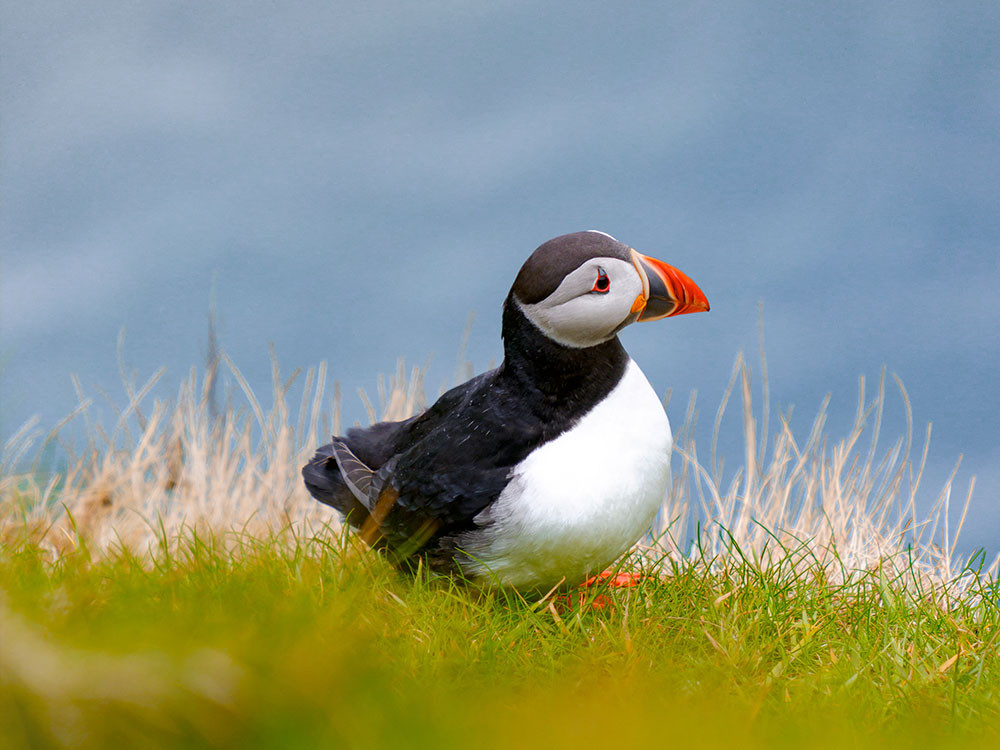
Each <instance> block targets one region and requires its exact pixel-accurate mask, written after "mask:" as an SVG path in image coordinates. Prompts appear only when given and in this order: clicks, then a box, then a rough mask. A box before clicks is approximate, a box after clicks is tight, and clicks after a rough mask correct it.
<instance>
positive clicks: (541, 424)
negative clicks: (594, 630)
mask: <svg viewBox="0 0 1000 750" xmlns="http://www.w3.org/2000/svg"><path fill="white" fill-rule="evenodd" d="M708 309H709V304H708V300H707V299H706V297H705V294H704V293H703V292H702V291H701V289H699V288H698V286H697V284H695V283H694V282H693V281H692V280H691V279H690V278H688V277H687V276H686V275H685V274H684V273H682V272H681V271H679V270H677V269H676V268H674V267H673V266H670V265H668V264H667V263H664V262H663V261H660V260H657V259H655V258H652V257H649V256H646V255H642V254H641V253H639V252H637V251H636V250H634V249H632V248H631V247H629V246H628V245H625V244H624V243H622V242H619V241H618V240H616V239H615V238H614V237H612V236H611V235H609V234H605V233H604V232H599V231H596V230H588V231H585V232H574V233H572V234H565V235H562V236H559V237H556V238H554V239H551V240H549V241H547V242H545V243H544V244H542V245H540V246H539V247H538V248H537V249H536V250H535V251H534V252H533V253H532V254H531V256H530V257H529V258H528V259H527V261H525V263H524V265H523V266H521V269H520V271H519V272H518V274H517V276H516V278H515V279H514V284H513V286H512V287H511V289H510V292H509V294H508V295H507V298H506V300H505V301H504V303H503V309H502V316H501V317H502V325H501V333H502V338H503V348H504V358H503V361H502V363H501V364H500V366H499V367H497V368H496V369H493V370H490V371H488V372H484V373H482V374H481V375H478V376H476V377H474V378H472V379H471V380H468V381H467V382H465V383H463V384H461V385H459V386H456V387H455V388H452V389H451V390H449V391H447V392H445V393H444V394H443V395H442V396H441V397H440V398H439V399H438V400H437V401H436V402H435V403H434V404H433V405H432V406H430V407H429V408H428V409H427V410H426V411H424V412H423V413H421V414H418V415H415V416H413V417H411V418H409V419H405V420H403V421H400V422H379V423H376V424H373V425H372V426H370V427H367V428H359V427H355V428H353V429H350V430H348V431H347V434H346V435H344V436H334V437H333V439H332V440H331V442H330V443H329V444H327V445H324V446H322V447H320V448H319V449H318V450H317V451H316V454H315V456H314V457H313V458H312V460H310V461H309V462H308V463H307V464H306V465H305V466H304V467H303V468H302V476H303V479H304V480H305V485H306V487H307V488H308V490H309V492H310V493H311V494H312V496H313V497H314V498H316V499H317V500H319V501H320V502H321V503H325V504H326V505H329V506H332V507H333V508H335V509H337V510H338V511H340V513H341V514H342V515H343V517H344V519H345V520H346V521H347V523H348V524H349V525H350V526H351V527H353V529H355V530H356V531H357V532H358V535H359V536H360V538H361V539H362V540H363V541H364V542H365V543H367V544H368V545H370V546H371V547H374V548H376V549H380V550H383V551H384V552H385V554H386V555H387V556H388V558H389V560H390V561H391V562H392V563H393V564H395V565H396V566H397V567H400V568H404V569H410V570H415V569H416V566H417V565H418V564H422V565H424V566H426V567H428V568H429V569H430V570H432V571H437V572H440V573H446V574H452V575H458V576H460V577H462V578H464V579H465V580H467V581H470V582H472V583H473V584H480V585H484V586H491V587H492V586H500V587H511V588H514V589H517V590H521V591H539V590H543V591H544V590H554V589H556V588H558V587H559V586H560V585H561V584H565V585H566V586H572V585H575V584H578V583H581V582H584V581H587V580H588V579H592V578H593V577H595V576H596V575H599V574H601V572H602V571H604V570H605V569H606V568H607V566H609V565H610V564H612V563H613V562H614V561H615V560H616V559H617V558H619V557H620V556H621V555H623V554H624V553H625V552H627V551H628V550H629V549H630V548H631V547H632V546H633V545H634V544H635V542H636V541H637V540H638V539H640V538H641V537H642V535H643V534H645V533H646V532H647V531H648V530H649V527H650V525H651V523H652V521H653V518H654V517H655V515H656V513H657V511H658V510H659V508H660V507H661V505H662V503H663V502H664V499H665V496H666V492H667V488H668V485H669V481H670V450H671V440H672V437H671V432H670V423H669V421H668V420H667V415H666V412H665V411H664V408H663V404H662V402H661V400H660V398H659V397H658V396H657V394H656V391H654V390H653V387H652V386H651V385H650V383H649V381H648V380H647V379H646V376H645V375H644V374H643V373H642V371H641V370H640V369H639V366H638V365H637V364H636V363H635V362H634V361H633V360H632V358H631V357H629V355H628V353H627V352H626V351H625V348H624V347H623V346H622V344H621V341H620V340H619V339H618V333H619V332H620V331H621V330H622V329H623V328H624V327H625V326H627V325H629V324H631V323H634V322H636V321H640V322H642V321H653V320H660V319H663V318H669V317H674V316H677V315H684V314H686V313H695V312H702V311H707V310H708Z"/></svg>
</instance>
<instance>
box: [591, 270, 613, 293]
mask: <svg viewBox="0 0 1000 750" xmlns="http://www.w3.org/2000/svg"><path fill="white" fill-rule="evenodd" d="M610 288H611V279H609V278H608V275H607V274H606V273H605V272H604V269H603V268H601V267H600V266H598V267H597V281H595V282H594V288H593V289H591V290H590V291H592V292H597V293H598V294H607V293H608V290H609V289H610Z"/></svg>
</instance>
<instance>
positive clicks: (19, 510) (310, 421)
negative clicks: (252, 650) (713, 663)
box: [0, 355, 998, 591]
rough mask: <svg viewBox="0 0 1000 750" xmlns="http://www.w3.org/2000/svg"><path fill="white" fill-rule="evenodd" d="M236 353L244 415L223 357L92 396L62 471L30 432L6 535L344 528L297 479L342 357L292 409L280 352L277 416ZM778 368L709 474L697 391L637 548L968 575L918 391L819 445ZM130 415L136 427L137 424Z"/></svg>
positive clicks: (163, 539) (820, 425) (880, 392)
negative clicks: (797, 421)
mask: <svg viewBox="0 0 1000 750" xmlns="http://www.w3.org/2000/svg"><path fill="white" fill-rule="evenodd" d="M221 361H222V363H223V364H224V365H225V366H226V368H227V371H228V373H229V374H230V375H231V377H232V378H233V379H234V380H235V382H236V383H237V384H238V386H239V388H240V389H241V391H242V394H243V396H242V398H243V405H242V407H239V408H236V407H233V406H229V407H227V408H226V409H223V410H221V411H220V412H218V413H217V412H216V410H215V408H214V406H213V401H212V393H213V392H214V388H215V386H216V383H215V376H216V373H215V367H214V366H210V367H209V369H208V372H207V374H206V375H205V376H204V377H203V378H202V379H201V380H200V381H199V378H198V374H197V372H195V371H194V370H192V371H191V373H190V374H189V376H188V377H187V378H186V379H185V380H184V382H183V384H182V386H181V388H180V392H179V394H178V396H177V398H176V400H175V401H173V402H171V403H165V402H163V401H154V402H153V403H152V404H151V405H148V406H147V405H146V404H145V403H144V402H145V401H146V400H147V399H148V398H149V392H150V390H151V388H152V385H153V383H154V382H155V380H156V378H158V377H159V375H156V376H154V378H153V379H151V380H150V381H149V382H148V383H147V384H146V385H144V386H143V387H142V388H138V389H137V388H135V387H134V386H133V385H132V384H131V383H130V382H129V380H128V379H127V378H125V382H126V392H127V393H128V395H129V403H128V404H127V405H126V408H125V409H123V410H121V412H120V413H119V417H118V422H117V424H116V426H115V429H114V430H113V431H112V433H111V434H110V435H108V434H107V433H105V432H104V431H103V430H102V429H101V427H100V426H99V425H97V424H93V423H90V422H89V420H90V404H89V402H88V401H83V400H82V405H81V407H80V408H79V409H78V410H77V412H75V413H74V414H73V415H71V417H70V418H72V417H79V416H82V417H84V418H85V419H87V420H88V424H89V426H88V436H89V444H88V447H87V449H86V450H84V451H83V452H82V454H80V455H78V456H71V458H70V460H69V461H68V463H67V465H66V468H65V469H64V470H63V471H61V472H59V473H58V474H57V475H52V476H49V477H44V476H42V475H41V474H40V473H39V472H37V471H34V472H29V473H21V474H17V473H15V471H14V469H15V467H16V466H18V465H20V464H22V463H23V460H24V457H25V456H27V455H29V453H30V452H31V450H32V448H33V447H35V448H37V442H38V439H39V438H40V437H41V434H40V433H39V431H38V428H37V421H33V422H29V423H28V424H26V425H25V427H24V428H22V430H20V431H19V432H18V433H17V434H16V435H14V436H13V437H12V438H11V439H10V440H9V441H8V442H7V444H6V445H5V446H4V454H3V456H4V457H3V463H2V465H0V540H12V539H18V538H20V539H23V538H25V537H27V538H29V539H32V540H34V541H36V542H39V543H42V544H45V545H47V546H48V547H50V548H51V549H52V550H53V551H54V552H55V553H57V554H65V553H67V552H69V551H71V550H73V549H75V548H77V547H79V546H80V545H82V544H86V545H87V546H88V548H89V549H90V550H91V551H92V552H94V551H96V552H97V553H100V551H102V550H107V549H112V548H115V547H120V546H124V547H127V548H129V549H130V550H132V551H134V552H140V553H142V552H146V553H148V554H150V555H156V554H157V553H158V552H159V551H161V550H162V548H163V546H164V545H165V544H167V545H169V544H170V543H171V540H176V539H177V538H178V536H179V535H181V534H182V533H184V532H185V531H191V530H195V531H202V530H205V531H207V530H211V531H213V532H215V533H219V532H226V533H231V534H233V535H234V536H233V538H234V539H236V538H238V536H239V535H251V536H273V535H275V534H280V533H288V534H291V535H293V536H294V535H299V534H306V535H309V534H313V533H316V532H317V531H319V530H323V529H326V530H329V531H333V532H336V531H337V530H338V529H339V519H338V518H337V516H336V514H335V513H333V512H332V511H330V510H329V509H327V508H326V507H324V506H322V505H320V504H319V503H316V502H315V501H314V500H312V499H311V498H310V497H309V495H308V493H307V492H306V490H305V488H304V487H303V485H302V482H301V480H300V475H299V468H300V466H301V465H302V464H303V463H304V462H305V461H306V460H308V458H310V457H311V454H312V451H313V450H314V448H315V447H316V446H317V445H318V444H320V443H321V442H323V441H324V440H325V439H326V437H327V436H328V435H329V434H330V433H331V432H334V433H335V432H339V430H340V393H339V389H338V388H336V386H335V387H334V398H333V399H332V401H331V403H330V409H329V411H325V410H324V402H325V389H326V365H325V364H320V365H319V366H318V367H317V368H313V369H310V370H308V371H307V372H306V373H305V376H304V380H303V383H302V386H301V389H302V391H301V400H300V402H299V405H298V411H297V412H293V411H292V409H291V408H290V406H289V399H290V395H289V394H290V390H291V388H292V386H293V383H294V382H295V381H296V380H297V378H298V376H299V375H300V374H301V373H299V372H296V373H295V374H293V375H292V377H291V378H288V379H287V380H284V379H283V378H282V375H281V373H280V370H279V368H278V365H277V362H276V360H274V358H273V355H272V362H273V372H272V380H273V383H272V390H273V405H272V406H271V408H270V409H265V408H264V406H263V405H262V404H261V403H260V401H259V399H258V398H257V396H256V394H255V393H254V391H253V390H252V388H251V387H250V385H249V383H248V382H247V380H246V379H245V378H244V377H243V375H242V373H241V372H240V371H239V369H238V368H237V367H236V366H235V364H233V363H232V362H231V361H230V360H229V359H228V357H226V356H225V355H222V357H221ZM463 367H464V364H463ZM123 372H124V371H123ZM764 374H765V377H764V382H763V383H762V396H763V397H762V401H763V403H764V408H763V410H762V412H761V414H760V417H759V418H758V417H757V416H756V414H755V411H754V405H753V395H752V388H751V378H750V370H749V367H748V366H747V364H746V362H745V360H744V359H743V357H742V355H741V356H739V357H738V358H737V360H736V364H735V366H734V370H733V377H732V379H731V381H730V386H729V389H727V391H726V393H725V395H724V398H723V400H722V404H721V405H720V408H719V411H718V413H717V415H716V419H715V422H714V429H713V435H712V444H711V461H710V466H709V467H706V466H704V465H703V464H702V463H701V462H700V460H699V457H698V452H697V445H696V440H695V427H696V411H695V402H694V398H693V396H692V399H691V401H690V403H689V406H688V409H687V414H686V418H685V421H684V424H683V426H682V428H681V429H680V430H678V431H677V434H676V445H675V449H674V450H675V453H676V454H677V455H676V456H675V458H674V481H673V484H672V488H671V491H670V494H669V496H668V497H667V499H666V502H665V503H664V507H663V511H662V513H661V514H660V520H659V521H658V522H657V525H656V527H655V528H654V533H653V535H652V537H651V538H650V539H648V540H645V541H644V543H643V544H642V545H640V546H639V547H638V548H637V550H638V551H639V552H641V553H643V554H645V555H652V556H655V557H661V558H662V557H666V558H669V559H670V560H672V561H675V562H677V563H680V564H687V563H690V562H699V563H702V564H708V565H713V566H720V565H721V566H723V567H724V566H725V565H726V564H728V563H729V562H732V561H733V560H734V559H736V558H739V557H746V558H749V559H753V560H755V561H757V562H758V563H759V564H761V565H763V566H770V565H788V564H789V561H790V560H791V561H793V564H795V565H798V566H801V567H807V566H812V567H816V566H819V568H821V569H822V570H823V571H824V575H825V576H827V577H828V578H829V579H830V580H831V581H837V580H843V579H844V578H845V577H848V576H850V575H851V573H852V571H859V570H861V571H864V570H871V569H874V568H881V567H886V568H887V569H888V570H889V571H890V572H891V573H892V574H893V575H894V576H897V577H899V576H909V578H910V579H912V580H910V583H913V584H914V585H917V586H928V585H930V586H935V587H936V586H941V585H943V584H944V583H945V582H949V581H952V580H953V579H954V578H955V576H956V575H957V574H958V573H960V572H961V571H960V570H959V568H958V565H957V562H956V560H955V558H954V549H955V542H956V539H957V537H958V534H959V532H960V531H961V524H959V527H958V528H956V529H955V530H954V531H951V530H950V527H949V511H950V504H951V492H952V481H953V479H954V473H953V474H952V477H950V478H949V480H948V482H947V483H946V485H945V487H944V488H943V489H942V491H941V493H940V495H939V498H938V501H937V502H936V503H935V505H934V507H933V508H932V510H931V512H930V514H929V515H928V517H927V518H924V519H920V518H918V511H917V508H916V497H917V491H918V487H919V486H920V481H921V478H922V475H923V469H924V465H925V463H926V458H927V439H929V436H930V433H929V429H928V433H927V437H926V439H925V444H924V447H923V449H922V452H921V456H920V459H919V461H918V462H917V463H914V462H913V461H912V460H911V457H910V448H911V435H912V416H911V413H910V405H909V401H908V399H907V396H906V391H905V390H904V389H903V387H902V385H901V384H899V391H900V393H901V396H902V399H903V403H904V405H905V407H906V414H907V429H906V434H905V437H904V438H901V439H900V440H897V441H896V442H895V443H894V444H893V445H891V446H890V447H889V448H888V450H886V451H885V452H883V453H880V452H879V450H878V440H879V432H880V428H881V418H882V411H883V405H884V403H885V382H884V377H883V378H882V380H881V381H880V382H879V384H878V388H877V390H876V392H875V395H874V397H873V398H872V399H871V401H867V400H866V395H865V386H866V384H865V381H864V379H863V378H862V379H861V382H860V393H859V400H858V408H857V412H856V417H855V421H854V426H853V428H852V429H851V431H850V432H849V433H848V435H847V436H846V437H844V438H843V439H841V440H839V441H837V442H836V443H831V442H830V441H829V439H828V437H827V435H826V433H825V431H824V428H825V423H826V402H824V404H823V406H822V407H821V409H820V411H819V414H818V415H817V417H816V419H815V420H814V423H813V426H812V429H811V430H810V432H809V434H808V435H807V436H806V439H805V440H804V441H801V440H798V439H796V437H795V436H794V435H793V434H792V430H791V428H790V426H789V419H788V415H778V416H779V420H778V421H779V428H778V430H777V433H776V434H775V435H774V436H773V438H772V437H771V436H769V435H768V414H767V412H768V410H769V407H768V397H767V382H766V370H764ZM424 375H425V371H424V370H423V369H420V368H412V369H411V370H409V372H407V370H406V368H405V367H404V365H403V362H402V361H400V362H399V363H398V367H397V370H396V372H395V374H394V375H392V376H390V377H389V378H387V379H386V378H381V377H380V378H379V381H378V402H379V403H378V404H377V406H376V405H374V404H371V403H370V402H369V401H368V399H367V396H365V395H364V394H362V398H363V400H364V402H365V404H366V408H367V410H368V413H369V416H370V418H371V419H373V420H374V419H376V418H378V419H383V420H385V419H389V420H397V419H404V418H406V417H408V416H410V415H411V414H413V413H415V412H417V411H418V410H420V409H422V408H424V406H425V398H424V391H423V381H424ZM123 377H124V375H123ZM897 383H898V381H897ZM737 386H738V390H737ZM734 391H737V392H738V393H739V394H740V395H741V398H742V405H743V408H742V415H743V434H744V439H745V451H744V465H743V466H742V467H741V468H739V469H738V470H737V471H736V472H734V473H732V475H731V476H730V478H729V479H728V483H727V480H726V479H725V474H724V471H723V464H722V461H721V460H720V459H719V458H718V456H717V443H718V435H719V432H720V428H721V424H722V421H723V416H724V412H725V409H726V406H727V404H728V402H729V399H730V397H731V395H732V393H733V392H734ZM68 419H69V418H67V420H64V422H63V423H61V424H60V425H59V426H57V428H56V430H54V431H53V433H50V435H49V437H48V438H47V439H46V440H45V441H43V443H42V448H44V446H45V445H46V444H47V443H49V442H50V441H51V440H52V439H53V438H54V436H55V435H57V434H58V432H59V430H60V429H61V428H62V427H63V426H64V425H65V421H68ZM130 420H131V421H132V422H134V423H136V424H137V425H138V429H137V430H134V431H133V430H131V429H130V428H129V424H130ZM866 434H867V435H869V436H870V444H869V446H868V447H867V449H865V448H864V447H863V446H862V439H863V438H864V437H865V436H866ZM38 452H39V454H40V453H41V448H39V449H38ZM956 468H957V467H956ZM971 490H972V488H971V486H970V488H969V495H968V496H967V498H966V501H965V502H966V508H967V507H968V498H970V497H971ZM962 519H963V520H964V513H963V515H962ZM692 539H694V540H695V541H694V542H691V541H690V540H692ZM997 565H998V561H994V562H993V564H992V566H991V567H990V568H989V570H988V571H987V572H988V573H989V574H992V575H995V574H996V571H997ZM959 588H960V587H959ZM954 590H955V589H954V587H952V588H950V591H954Z"/></svg>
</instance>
